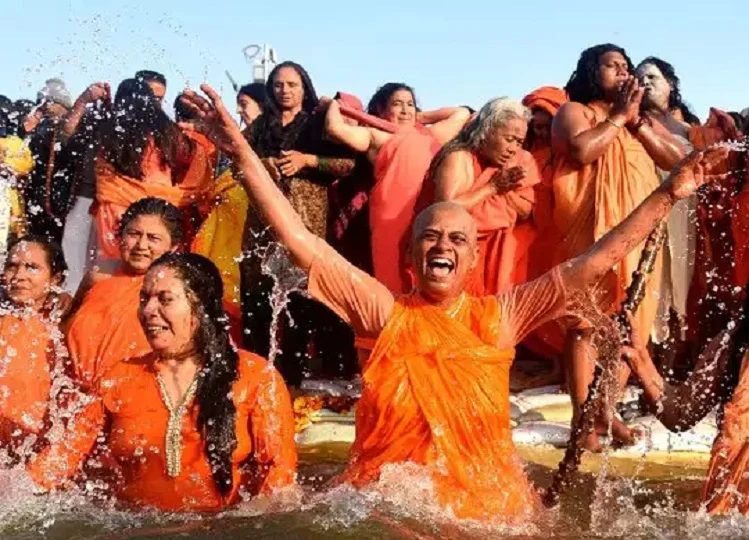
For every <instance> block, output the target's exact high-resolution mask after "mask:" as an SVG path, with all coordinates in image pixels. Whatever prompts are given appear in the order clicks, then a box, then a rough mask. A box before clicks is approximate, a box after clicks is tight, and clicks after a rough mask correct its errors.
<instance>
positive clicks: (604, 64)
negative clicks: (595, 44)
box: [598, 52, 629, 98]
mask: <svg viewBox="0 0 749 540" xmlns="http://www.w3.org/2000/svg"><path fill="white" fill-rule="evenodd" d="M628 76H629V64H628V63H627V59H626V58H624V55H622V54H621V53H618V52H607V53H605V54H603V55H602V56H601V59H600V61H599V63H598V84H599V85H600V86H601V89H602V90H603V93H604V95H605V96H606V97H608V98H613V97H614V96H616V93H617V92H618V91H619V87H621V85H622V84H623V83H624V81H626V80H627V77H628Z"/></svg>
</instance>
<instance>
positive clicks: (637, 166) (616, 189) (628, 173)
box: [553, 108, 661, 339]
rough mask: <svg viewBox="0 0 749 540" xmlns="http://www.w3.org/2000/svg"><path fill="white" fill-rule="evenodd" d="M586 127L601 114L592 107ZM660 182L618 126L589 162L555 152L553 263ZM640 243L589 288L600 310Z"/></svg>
mask: <svg viewBox="0 0 749 540" xmlns="http://www.w3.org/2000/svg"><path fill="white" fill-rule="evenodd" d="M589 110H590V111H592V113H593V114H594V119H593V120H592V122H591V127H594V126H596V125H598V124H599V123H601V122H603V121H604V120H605V118H604V116H603V115H602V114H601V113H600V112H599V111H596V110H595V109H592V108H589ZM659 185H660V178H659V176H658V173H657V170H656V167H655V163H654V162H653V160H652V158H651V157H650V156H649V155H648V153H647V151H646V150H645V148H644V147H643V146H642V144H641V143H640V142H639V141H638V140H637V139H636V138H635V137H634V136H633V135H632V134H631V133H630V132H629V130H626V129H621V130H619V133H618V134H617V137H616V139H614V141H613V142H612V143H611V144H610V145H609V146H608V148H607V149H606V151H605V152H604V153H603V155H602V156H601V157H599V158H598V159H597V160H596V161H595V162H594V163H591V164H588V165H583V166H581V165H580V164H579V163H578V162H576V161H574V160H573V159H572V158H569V157H566V156H559V163H557V164H556V167H555V172H554V180H553V186H554V225H555V227H556V228H557V230H558V232H559V235H560V243H559V245H558V247H557V250H556V256H555V260H554V264H560V263H562V262H565V261H567V260H569V259H572V258H574V257H577V256H578V255H580V254H582V253H584V252H585V251H586V250H587V249H588V248H589V247H590V246H591V245H593V243H594V242H596V241H597V240H599V239H600V238H601V237H602V236H603V235H605V234H606V233H607V232H608V231H610V230H611V229H612V228H613V227H614V226H616V225H618V224H619V223H620V222H621V221H622V220H623V219H624V218H625V217H627V216H628V215H629V214H630V213H632V211H633V210H634V209H635V208H637V206H638V205H639V204H640V203H641V202H642V201H643V200H644V199H645V198H646V197H647V196H648V195H650V193H651V192H652V191H653V190H655V189H656V188H657V187H658V186H659ZM641 250H642V246H640V247H639V248H638V249H633V250H632V251H631V252H630V253H629V254H628V255H627V256H626V257H625V258H624V260H622V261H621V262H620V263H619V264H618V265H616V266H615V267H614V269H613V270H612V271H611V272H609V274H608V275H607V276H606V278H605V279H604V280H602V282H601V284H600V285H599V286H598V290H596V291H595V294H596V297H597V299H598V301H599V304H600V307H601V309H603V310H610V311H613V310H616V309H617V308H618V306H619V305H620V303H621V302H622V300H624V294H625V291H626V288H627V286H628V285H629V284H630V282H631V280H632V273H633V272H634V271H635V269H636V268H637V264H638V261H639V259H640V252H641ZM659 276H661V259H660V257H658V259H657V262H656V267H655V269H654V271H653V274H652V275H651V276H650V277H649V278H648V280H647V285H646V292H645V298H644V299H643V301H642V304H641V305H640V308H639V310H638V311H637V314H636V316H635V319H636V321H637V323H638V327H639V328H640V329H641V333H642V334H641V335H642V336H643V337H644V338H645V339H647V337H648V336H649V335H650V329H651V328H652V326H653V322H654V321H655V316H656V312H657V310H658V295H657V291H659V290H660V283H659Z"/></svg>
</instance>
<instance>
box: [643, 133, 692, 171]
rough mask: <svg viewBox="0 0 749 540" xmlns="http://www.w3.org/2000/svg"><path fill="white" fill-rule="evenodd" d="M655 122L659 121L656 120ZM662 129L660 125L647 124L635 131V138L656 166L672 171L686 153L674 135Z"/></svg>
mask: <svg viewBox="0 0 749 540" xmlns="http://www.w3.org/2000/svg"><path fill="white" fill-rule="evenodd" d="M654 122H658V121H657V120H654ZM660 128H661V129H659V125H656V124H654V125H653V126H650V125H648V124H646V123H645V124H642V125H641V126H640V127H639V128H638V129H637V131H635V136H636V137H637V139H638V140H639V141H640V142H641V143H642V145H643V146H644V147H645V150H647V152H648V154H649V155H650V157H651V158H653V161H655V164H656V165H658V166H659V167H660V168H661V169H663V170H664V171H670V170H671V169H673V168H674V166H675V165H676V164H677V163H679V162H680V161H681V160H682V159H684V156H685V155H686V152H685V150H684V147H683V146H682V145H681V144H680V143H679V141H678V140H677V139H676V138H675V137H674V136H673V135H671V134H670V133H668V132H667V131H666V129H665V128H663V127H662V126H660Z"/></svg>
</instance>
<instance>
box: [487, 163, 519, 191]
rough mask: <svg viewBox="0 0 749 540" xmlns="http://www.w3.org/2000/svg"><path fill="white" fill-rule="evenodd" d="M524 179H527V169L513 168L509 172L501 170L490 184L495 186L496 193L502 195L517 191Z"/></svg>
mask: <svg viewBox="0 0 749 540" xmlns="http://www.w3.org/2000/svg"><path fill="white" fill-rule="evenodd" d="M523 178H525V169H523V168H522V167H511V168H510V169H507V170H505V169H500V170H499V171H497V172H496V173H495V174H494V176H493V177H492V179H491V180H490V182H491V183H492V184H493V185H494V191H496V193H497V195H502V194H504V193H509V192H510V191H512V190H514V189H516V188H517V187H518V186H519V185H520V182H522V180H523Z"/></svg>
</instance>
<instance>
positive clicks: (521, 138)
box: [482, 118, 528, 167]
mask: <svg viewBox="0 0 749 540" xmlns="http://www.w3.org/2000/svg"><path fill="white" fill-rule="evenodd" d="M527 133H528V123H527V122H526V121H525V119H523V118H511V119H510V120H507V121H506V122H504V123H503V124H502V125H500V126H499V127H497V128H496V129H493V130H491V131H490V132H489V133H488V134H487V137H486V140H485V141H484V144H483V145H482V153H483V155H484V159H486V160H487V161H488V162H489V163H491V164H492V165H494V166H495V167H504V166H505V165H506V164H508V163H509V162H510V161H511V160H512V159H513V158H514V157H515V154H517V152H518V150H520V149H522V147H523V142H525V136H526V134H527Z"/></svg>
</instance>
